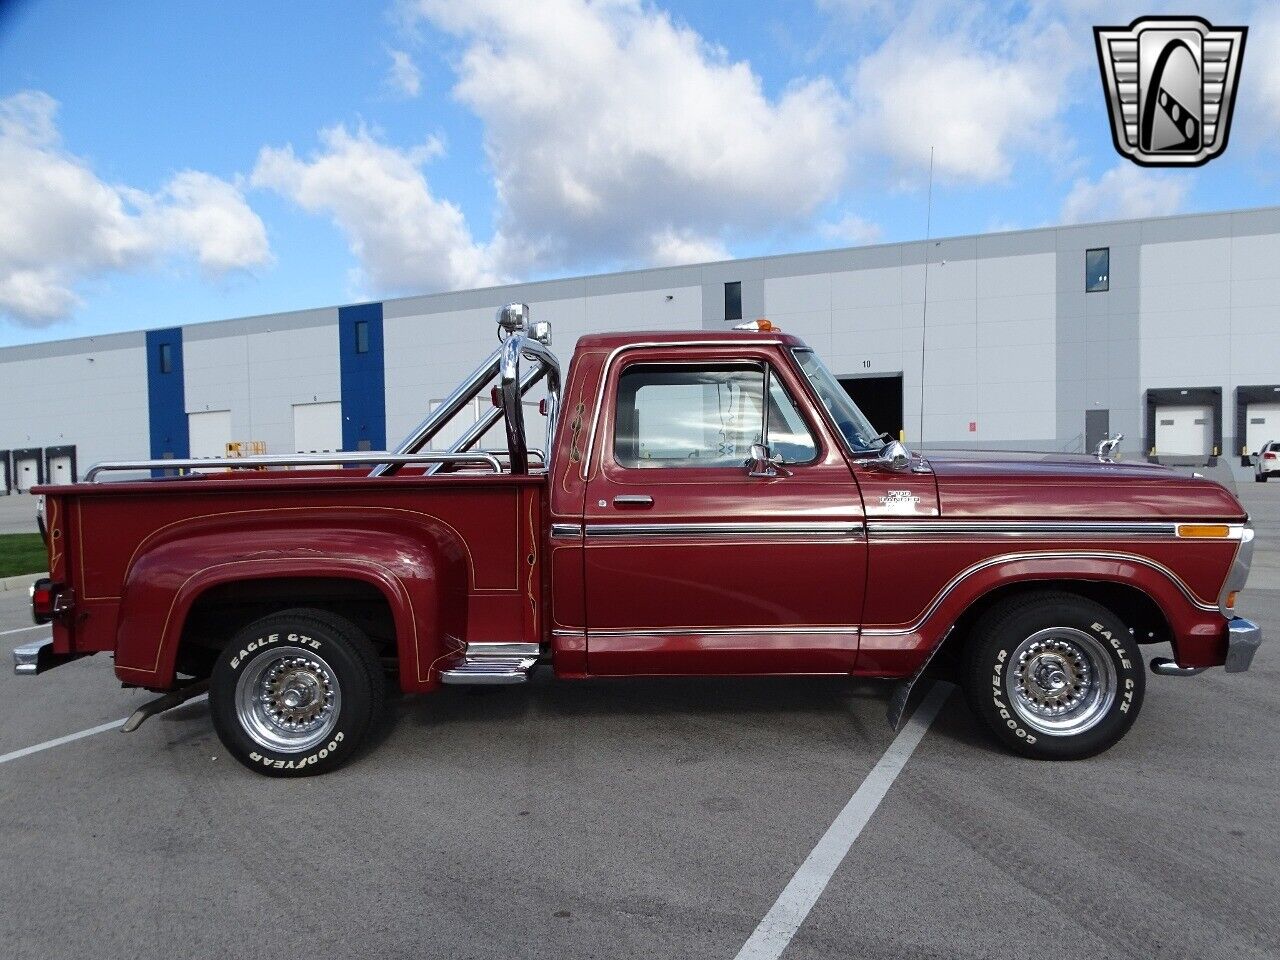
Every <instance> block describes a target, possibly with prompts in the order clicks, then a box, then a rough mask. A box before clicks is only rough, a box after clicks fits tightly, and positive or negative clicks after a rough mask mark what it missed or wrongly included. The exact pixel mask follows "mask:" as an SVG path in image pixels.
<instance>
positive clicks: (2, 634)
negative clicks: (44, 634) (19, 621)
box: [0, 624, 53, 637]
mask: <svg viewBox="0 0 1280 960" xmlns="http://www.w3.org/2000/svg"><path fill="white" fill-rule="evenodd" d="M52 629H53V628H52V627H50V626H49V625H48V624H45V625H44V626H34V627H19V628H18V629H17V630H4V631H0V637H7V636H9V635H10V634H13V633H26V632H27V631H28V630H52Z"/></svg>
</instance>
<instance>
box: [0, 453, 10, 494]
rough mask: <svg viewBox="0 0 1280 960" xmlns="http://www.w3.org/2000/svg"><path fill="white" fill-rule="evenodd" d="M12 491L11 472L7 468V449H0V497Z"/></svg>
mask: <svg viewBox="0 0 1280 960" xmlns="http://www.w3.org/2000/svg"><path fill="white" fill-rule="evenodd" d="M12 492H13V474H12V473H11V471H10V469H9V451H8V450H0V497H7V496H8V495H9V494H11V493H12Z"/></svg>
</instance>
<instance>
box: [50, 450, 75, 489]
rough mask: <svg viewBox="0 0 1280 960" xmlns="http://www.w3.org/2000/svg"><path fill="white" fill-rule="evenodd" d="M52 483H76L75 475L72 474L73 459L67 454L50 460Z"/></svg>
mask: <svg viewBox="0 0 1280 960" xmlns="http://www.w3.org/2000/svg"><path fill="white" fill-rule="evenodd" d="M49 482H50V483H75V482H76V478H75V475H74V474H73V473H72V472H71V457H69V456H67V455H66V454H64V455H62V456H60V457H50V458H49Z"/></svg>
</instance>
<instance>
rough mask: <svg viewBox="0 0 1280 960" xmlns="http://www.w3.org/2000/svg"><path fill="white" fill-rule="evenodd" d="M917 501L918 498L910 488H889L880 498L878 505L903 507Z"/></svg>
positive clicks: (918, 500)
mask: <svg viewBox="0 0 1280 960" xmlns="http://www.w3.org/2000/svg"><path fill="white" fill-rule="evenodd" d="M919 502H920V498H919V497H917V496H914V495H913V494H912V493H911V491H910V490H889V491H886V492H885V494H884V495H883V496H882V497H881V498H880V505H881V506H884V507H905V506H910V505H912V504H916V503H919Z"/></svg>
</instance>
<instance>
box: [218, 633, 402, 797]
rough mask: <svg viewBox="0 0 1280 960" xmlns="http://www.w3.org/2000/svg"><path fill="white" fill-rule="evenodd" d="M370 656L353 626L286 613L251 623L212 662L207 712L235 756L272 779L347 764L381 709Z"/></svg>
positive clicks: (379, 682) (380, 683) (376, 667)
mask: <svg viewBox="0 0 1280 960" xmlns="http://www.w3.org/2000/svg"><path fill="white" fill-rule="evenodd" d="M383 687H384V679H383V676H382V668H381V665H380V663H379V661H378V657H377V654H376V652H375V651H374V649H373V647H372V645H371V644H370V643H369V641H368V639H367V638H366V637H365V636H364V634H363V633H362V632H361V631H360V629H359V628H358V627H356V626H355V625H354V624H353V623H351V622H350V621H348V620H346V619H344V618H342V617H339V616H335V615H334V614H331V613H327V612H325V611H322V610H311V609H297V610H286V611H284V612H282V613H275V614H272V615H271V616H268V617H263V618H262V619H261V620H258V621H256V622H254V623H251V624H249V625H248V626H247V627H245V628H244V629H243V630H241V631H240V632H239V633H237V634H236V635H235V637H233V638H232V640H231V642H230V643H229V644H228V645H227V646H226V648H225V649H224V650H223V651H222V653H221V655H220V656H219V657H218V660H217V662H216V663H215V664H214V668H213V674H212V676H211V677H210V681H209V706H210V711H211V713H212V715H213V726H214V729H215V730H216V731H217V733H218V738H219V739H220V740H221V741H222V743H223V745H224V746H225V747H226V748H227V750H228V751H230V752H231V755H232V756H234V757H235V758H236V759H237V760H239V761H240V762H241V763H243V764H244V765H245V766H247V767H249V768H250V769H251V770H255V771H257V772H258V773H263V774H267V775H268V776H275V777H296V776H307V775H310V774H315V773H323V772H325V771H327V770H332V769H334V768H335V767H337V766H339V765H341V764H342V763H344V762H346V760H347V759H349V758H350V757H351V756H352V754H354V753H355V752H356V749H357V748H358V747H359V746H360V743H361V741H363V740H364V738H365V735H366V734H367V733H368V732H369V729H370V727H371V725H372V723H373V721H374V719H375V718H376V717H377V716H378V714H379V712H380V711H381V708H382V699H383Z"/></svg>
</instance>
